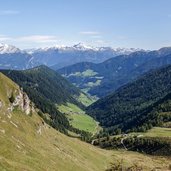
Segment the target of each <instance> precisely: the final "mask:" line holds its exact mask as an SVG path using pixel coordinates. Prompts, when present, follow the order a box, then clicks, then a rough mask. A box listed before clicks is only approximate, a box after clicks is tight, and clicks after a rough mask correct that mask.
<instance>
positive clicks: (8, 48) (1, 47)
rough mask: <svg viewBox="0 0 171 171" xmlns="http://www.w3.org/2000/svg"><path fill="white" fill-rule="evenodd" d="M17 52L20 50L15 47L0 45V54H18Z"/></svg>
mask: <svg viewBox="0 0 171 171" xmlns="http://www.w3.org/2000/svg"><path fill="white" fill-rule="evenodd" d="M19 52H21V50H20V49H18V48H16V47H15V46H12V45H8V44H4V43H0V54H9V53H19Z"/></svg>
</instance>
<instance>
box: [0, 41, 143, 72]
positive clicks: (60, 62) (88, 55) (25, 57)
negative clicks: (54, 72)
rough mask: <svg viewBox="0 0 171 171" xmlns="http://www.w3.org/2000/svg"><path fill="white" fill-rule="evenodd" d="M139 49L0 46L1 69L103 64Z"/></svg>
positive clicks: (82, 46)
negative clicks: (83, 63)
mask: <svg viewBox="0 0 171 171" xmlns="http://www.w3.org/2000/svg"><path fill="white" fill-rule="evenodd" d="M139 50H140V49H133V48H131V49H126V48H116V49H114V48H111V47H90V46H86V45H83V44H81V43H79V44H77V45H74V46H71V47H68V46H54V47H47V48H39V49H27V50H20V49H19V48H16V47H15V46H12V45H7V44H2V43H1V44H0V68H1V69H17V70H18V69H28V68H32V67H35V66H38V65H41V64H43V65H47V66H49V67H52V68H53V69H59V68H61V67H64V66H68V65H72V64H75V63H78V62H83V61H86V62H95V63H99V62H103V61H105V60H107V59H109V58H112V57H115V56H118V55H121V54H130V53H132V52H135V51H139Z"/></svg>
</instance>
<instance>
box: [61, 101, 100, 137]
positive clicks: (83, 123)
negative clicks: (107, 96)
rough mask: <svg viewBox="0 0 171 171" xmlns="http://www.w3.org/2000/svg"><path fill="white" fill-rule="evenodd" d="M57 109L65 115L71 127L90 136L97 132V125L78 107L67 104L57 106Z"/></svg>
mask: <svg viewBox="0 0 171 171" xmlns="http://www.w3.org/2000/svg"><path fill="white" fill-rule="evenodd" d="M58 109H59V111H60V112H61V113H64V114H66V116H67V118H68V119H69V121H70V123H71V125H72V126H73V127H75V128H78V129H80V130H84V131H87V132H90V133H92V134H94V133H96V132H97V131H98V130H99V126H98V123H97V122H96V121H95V120H94V119H93V118H92V117H90V116H89V115H87V114H85V112H84V111H83V110H82V109H80V108H79V107H78V106H76V105H74V104H71V103H67V105H60V106H58Z"/></svg>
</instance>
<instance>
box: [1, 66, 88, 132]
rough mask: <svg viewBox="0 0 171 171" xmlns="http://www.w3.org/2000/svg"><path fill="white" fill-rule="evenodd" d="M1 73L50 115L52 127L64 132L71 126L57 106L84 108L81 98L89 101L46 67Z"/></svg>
mask: <svg viewBox="0 0 171 171" xmlns="http://www.w3.org/2000/svg"><path fill="white" fill-rule="evenodd" d="M1 72H3V73H4V74H5V75H7V76H8V77H10V78H11V79H12V80H13V81H15V82H16V83H18V85H20V86H21V87H22V88H23V89H24V91H25V92H26V93H27V94H28V95H29V97H30V99H31V100H32V101H33V102H34V103H35V104H36V106H37V108H39V109H41V111H42V112H43V113H48V114H50V116H51V122H52V123H51V125H52V126H53V127H55V128H57V129H59V130H61V131H62V132H65V129H68V128H69V127H70V126H69V122H68V120H67V118H66V117H65V115H63V114H62V113H60V112H59V111H58V110H57V107H56V105H57V104H65V103H67V102H69V103H72V104H75V105H78V106H79V107H81V108H84V104H83V103H81V101H80V99H79V98H80V96H84V98H87V99H89V98H88V97H87V96H86V95H85V94H83V93H82V92H81V91H80V90H79V89H78V88H76V87H75V86H73V85H72V84H71V83H69V82H68V81H67V80H65V79H64V78H63V77H61V76H60V75H59V74H57V73H56V72H54V71H53V70H51V69H49V68H48V67H46V66H40V67H36V68H33V69H29V70H25V71H11V70H3V71H1ZM40 115H42V114H41V113H40Z"/></svg>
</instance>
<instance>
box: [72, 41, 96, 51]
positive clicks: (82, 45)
mask: <svg viewBox="0 0 171 171" xmlns="http://www.w3.org/2000/svg"><path fill="white" fill-rule="evenodd" d="M73 48H75V49H76V50H96V48H94V47H92V46H88V45H85V44H83V43H78V44H75V45H74V46H73Z"/></svg>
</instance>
